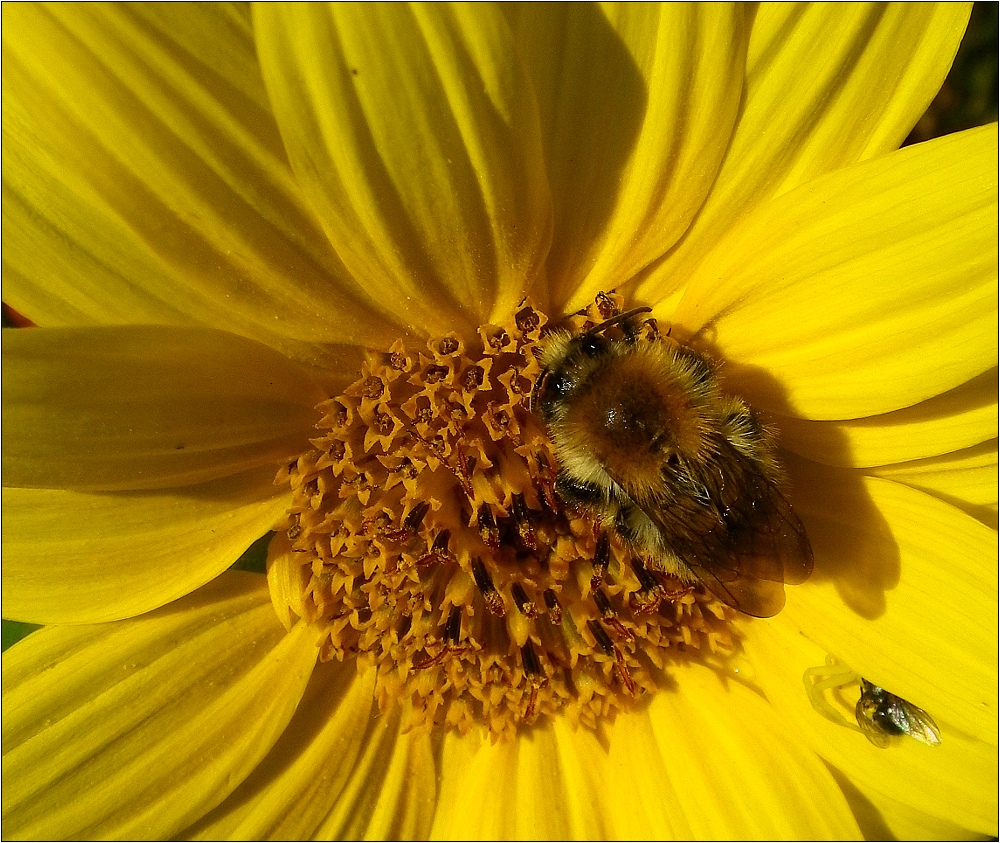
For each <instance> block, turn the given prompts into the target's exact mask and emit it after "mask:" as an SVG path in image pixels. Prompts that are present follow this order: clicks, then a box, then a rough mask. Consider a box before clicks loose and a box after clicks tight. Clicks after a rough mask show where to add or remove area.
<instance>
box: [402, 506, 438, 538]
mask: <svg viewBox="0 0 1000 843" xmlns="http://www.w3.org/2000/svg"><path fill="white" fill-rule="evenodd" d="M430 508H431V505H430V503H429V502H428V501H421V502H420V503H418V504H417V505H416V506H415V507H413V509H411V510H410V511H409V512H408V513H407V515H406V518H404V519H403V529H404V530H408V531H409V532H411V533H415V532H416V531H417V530H418V529H419V527H420V525H421V523H423V520H424V516H425V515H427V510H429V509H430Z"/></svg>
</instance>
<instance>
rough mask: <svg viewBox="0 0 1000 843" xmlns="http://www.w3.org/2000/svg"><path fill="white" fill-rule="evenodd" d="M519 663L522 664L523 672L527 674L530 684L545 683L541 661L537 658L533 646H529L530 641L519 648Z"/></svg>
mask: <svg viewBox="0 0 1000 843" xmlns="http://www.w3.org/2000/svg"><path fill="white" fill-rule="evenodd" d="M521 664H522V665H523V666H524V672H525V673H526V674H527V676H528V681H529V682H531V684H532V685H536V686H538V685H543V684H544V683H545V674H544V673H543V672H542V663H541V662H540V661H539V660H538V654H537V653H536V652H535V648H534V647H532V646H531V642H530V641H528V642H527V643H526V644H525V645H524V646H523V647H522V648H521Z"/></svg>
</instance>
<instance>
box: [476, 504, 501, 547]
mask: <svg viewBox="0 0 1000 843" xmlns="http://www.w3.org/2000/svg"><path fill="white" fill-rule="evenodd" d="M476 521H477V523H478V525H479V535H480V536H482V537H483V541H484V542H486V545H487V547H489V548H491V549H492V550H496V549H498V548H499V547H500V528H499V527H497V522H496V518H494V517H493V510H492V509H491V508H490V505H489V504H486V503H484V504H483V505H482V506H480V507H479V514H478V516H477V519H476Z"/></svg>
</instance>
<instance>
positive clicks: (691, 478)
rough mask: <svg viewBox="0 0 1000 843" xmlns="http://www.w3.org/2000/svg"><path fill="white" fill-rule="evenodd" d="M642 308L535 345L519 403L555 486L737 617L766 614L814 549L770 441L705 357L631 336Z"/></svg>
mask: <svg viewBox="0 0 1000 843" xmlns="http://www.w3.org/2000/svg"><path fill="white" fill-rule="evenodd" d="M648 310H649V308H638V309H636V310H631V311H628V312H626V313H619V314H617V315H614V316H612V317H611V318H609V319H607V320H605V321H604V322H602V323H600V324H597V325H595V326H594V327H592V328H590V329H589V330H587V331H585V332H582V333H578V334H573V333H571V332H568V331H555V332H553V333H551V334H549V335H548V337H546V338H545V340H544V341H543V350H542V353H541V356H540V359H539V363H540V365H541V373H540V374H539V376H538V378H537V379H536V381H535V383H534V386H533V388H532V393H531V401H530V406H531V408H532V409H533V411H534V412H536V413H537V415H538V416H539V417H540V418H541V420H542V421H543V422H544V424H545V425H546V427H547V429H548V433H549V438H550V439H551V442H552V445H553V449H554V451H555V455H556V457H557V459H558V462H559V468H558V474H557V477H556V482H555V486H556V492H557V493H558V494H559V495H560V497H561V498H562V499H563V500H564V501H566V502H567V503H569V504H571V505H577V506H580V507H582V508H584V509H586V510H588V511H589V512H590V513H591V514H592V515H593V516H594V518H595V520H596V521H597V522H598V523H599V524H600V525H602V527H603V528H604V529H606V530H613V531H615V532H616V533H617V534H618V535H619V536H620V537H621V539H622V540H623V542H624V543H625V544H626V546H628V547H629V548H630V550H631V552H632V553H633V554H635V555H637V556H638V557H640V558H641V559H642V560H643V561H644V563H645V564H646V565H648V566H650V567H653V568H655V569H659V570H661V571H664V572H666V573H669V574H671V575H673V576H675V577H677V578H679V579H680V580H682V581H683V582H686V583H694V582H695V581H700V582H702V583H703V584H704V585H705V586H706V587H707V588H708V589H709V590H710V591H711V592H712V593H713V594H714V595H715V596H716V597H718V598H719V599H720V600H722V601H723V602H725V603H726V604H728V605H729V606H732V607H733V608H735V609H737V610H739V611H741V612H744V613H746V614H748V615H753V616H756V617H770V616H772V615H775V614H777V613H778V612H779V611H780V610H781V608H782V606H784V602H785V593H784V583H791V584H797V583H801V582H803V581H804V580H805V579H806V578H807V577H808V576H809V575H810V574H811V573H812V567H813V554H812V548H811V546H810V544H809V540H808V538H807V537H806V533H805V530H804V528H803V526H802V523H801V522H800V521H799V519H798V517H797V516H796V515H795V513H794V512H793V511H792V508H791V506H790V505H789V504H788V501H787V500H786V499H785V497H784V495H783V494H782V492H781V489H780V482H781V473H780V468H779V466H778V463H777V460H776V458H775V443H774V437H773V435H772V433H771V432H770V431H769V430H768V429H767V428H766V427H765V426H764V425H762V424H761V423H760V421H759V420H758V419H757V418H756V416H754V414H753V413H752V412H751V411H750V408H749V407H748V406H747V405H746V403H745V402H744V401H742V400H741V399H739V398H737V397H735V396H731V395H726V394H725V393H724V392H723V390H722V388H721V386H720V384H719V380H718V377H717V375H716V370H715V367H714V366H713V365H712V363H711V362H709V360H708V359H707V358H705V357H704V356H702V355H700V354H698V353H697V352H695V351H694V350H692V349H690V348H687V347H685V346H683V345H681V344H679V343H678V342H676V341H675V340H673V339H671V338H670V337H664V336H660V335H659V334H658V333H656V332H655V331H652V332H647V334H648V333H652V335H651V336H640V335H639V331H638V330H637V329H636V326H635V324H634V322H633V318H634V317H635V316H636V315H637V314H639V313H644V312H647V311H648ZM616 326H617V327H618V328H619V330H618V331H617V332H616V334H620V336H616V337H612V336H609V334H608V331H609V329H611V328H612V327H616Z"/></svg>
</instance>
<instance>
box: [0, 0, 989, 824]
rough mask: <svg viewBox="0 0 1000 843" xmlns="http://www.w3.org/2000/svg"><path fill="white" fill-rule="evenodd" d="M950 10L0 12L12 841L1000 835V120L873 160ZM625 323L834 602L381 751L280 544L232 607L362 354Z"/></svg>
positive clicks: (370, 712) (894, 138)
mask: <svg viewBox="0 0 1000 843" xmlns="http://www.w3.org/2000/svg"><path fill="white" fill-rule="evenodd" d="M967 17H968V7H966V6H964V5H958V4H943V5H940V6H935V5H925V4H914V5H903V6H884V5H882V4H876V5H872V6H866V5H860V4H849V5H848V4H829V5H826V4H821V5H817V6H806V7H802V6H790V5H782V4H778V5H774V6H770V5H767V4H765V5H762V6H761V7H759V8H756V9H751V8H749V7H743V6H739V7H736V8H732V7H729V6H725V5H722V4H705V5H695V6H681V5H674V4H668V5H665V6H654V5H647V4H626V5H623V6H620V7H614V6H610V7H604V6H600V7H599V6H591V5H577V4H551V5H534V4H517V5H513V6H511V7H508V8H504V9H498V8H495V7H493V6H487V5H484V4H483V5H480V4H476V5H470V6H445V5H427V6H419V5H418V6H413V7H403V6H402V5H401V4H386V5H365V4H344V5H335V6H332V7H321V6H318V5H283V4H269V5H264V6H262V7H259V8H256V9H254V10H253V12H252V14H251V12H249V11H248V10H247V9H245V8H243V7H228V6H221V5H198V6H188V5H182V4H162V5H161V4H153V5H140V6H128V7H126V6H118V5H113V6H112V5H108V6H101V5H96V6H91V5H83V4H80V5H75V4H67V5H54V6H41V5H27V4H26V5H18V6H13V7H10V8H6V9H5V14H4V24H3V27H4V31H3V37H4V47H3V49H4V80H5V85H4V103H3V108H4V117H3V126H4V145H3V155H4V230H3V235H4V247H5V249H4V263H5V278H4V282H5V283H4V298H5V300H6V301H7V302H8V303H10V304H11V305H12V306H13V307H14V308H15V309H17V310H18V311H19V312H21V313H23V314H24V315H25V316H27V317H28V318H30V319H31V320H32V321H33V322H35V323H36V324H37V325H39V326H42V327H38V328H32V329H25V330H20V331H5V332H4V334H3V340H4V346H3V375H4V395H3V400H4V445H3V448H4V453H3V455H4V460H3V482H4V487H5V488H4V498H3V507H4V532H3V541H4V567H3V600H4V614H5V616H8V617H12V618H15V619H18V620H24V621H30V622H37V623H44V624H49V626H47V627H46V628H45V629H43V630H41V631H39V632H37V633H34V634H32V635H30V636H29V637H28V638H26V639H25V640H24V641H22V642H20V643H19V644H17V645H16V646H15V647H14V648H12V649H11V650H10V651H9V652H8V653H7V654H6V655H5V656H4V662H3V681H4V698H3V700H4V702H3V706H4V717H3V752H4V762H3V763H4V767H3V775H4V790H3V810H4V832H5V836H7V837H10V838H12V839H13V838H25V837H28V838H42V839H44V838H56V839H65V838H87V837H117V838H133V837H142V838H146V837H208V838H217V837H237V838H241V837H242V838H246V837H265V836H271V837H283V838H297V837H361V836H365V837H424V836H439V837H472V838H476V837H483V838H490V837H536V838H547V837H555V838H559V837H635V838H642V839H647V838H660V837H694V838H698V837H703V838H810V839H811V838H855V837H858V836H861V835H862V834H864V835H867V836H875V837H878V836H887V835H888V834H890V833H892V834H895V835H897V836H900V837H909V836H922V837H965V836H969V835H995V834H996V831H997V819H996V816H997V814H996V811H997V801H996V793H997V789H996V784H997V782H996V774H997V706H996V703H997V681H996V678H997V677H996V664H997V650H996V646H997V645H996V641H997V602H996V601H997V546H996V541H997V539H996V532H995V526H996V497H997V494H996V493H997V489H996V482H995V481H996V465H997V459H996V453H997V450H996V444H997V439H996V435H997V431H996V424H997V422H996V418H997V402H996V369H995V366H996V358H997V346H996V336H997V332H996V329H997V312H996V296H997V288H996V277H995V271H996V262H997V256H996V246H997V244H996V237H995V222H996V212H997V171H996V155H997V129H996V126H995V125H992V126H989V127H983V128H980V129H975V130H971V131H968V132H964V133H961V134H957V135H954V136H950V137H945V138H941V139H939V140H936V141H932V142H928V143H926V144H921V145H919V146H915V147H910V148H907V149H904V150H899V151H895V150H896V147H898V145H899V144H900V143H901V142H902V140H903V139H904V137H905V136H906V134H907V132H908V131H909V129H910V128H911V127H912V125H913V124H914V123H915V122H916V120H917V119H918V118H919V116H920V115H921V113H922V112H923V111H924V109H925V108H926V106H927V104H928V103H929V101H930V99H931V98H932V96H933V94H934V92H935V91H936V90H937V87H938V86H939V85H940V83H941V81H942V79H943V78H944V75H945V73H946V72H947V69H948V67H949V65H950V62H951V59H952V57H953V56H954V52H955V50H956V48H957V44H958V41H959V39H960V37H961V33H962V31H963V29H964V26H965V23H966V20H967ZM612 289H615V290H617V291H618V292H619V293H622V294H623V295H625V296H626V297H627V299H628V300H629V302H635V303H641V304H649V305H650V306H652V307H653V309H654V314H655V315H656V316H657V318H658V319H660V321H661V323H666V322H669V323H671V324H672V325H673V326H674V330H675V332H676V334H677V336H679V337H680V338H682V339H687V340H690V341H691V342H692V343H693V344H696V345H698V346H699V347H700V348H702V349H703V350H706V351H709V352H711V353H712V354H713V355H714V356H716V357H717V358H718V359H720V360H722V361H725V362H724V368H723V372H724V375H725V379H726V383H727V385H728V386H729V388H731V389H733V390H735V391H737V392H739V393H740V394H741V395H742V396H744V397H745V398H746V399H747V400H748V401H749V402H750V403H751V404H752V406H753V407H754V408H755V409H756V410H758V411H759V412H760V413H761V414H762V415H763V416H764V417H765V418H766V419H767V420H768V421H769V422H772V423H773V424H774V426H775V427H776V428H777V429H778V430H779V431H780V435H781V444H782V448H783V458H784V463H785V467H786V469H787V471H788V474H789V477H790V488H791V489H792V499H793V503H794V506H795V510H796V512H797V513H798V514H799V515H800V517H801V518H802V520H803V522H804V524H805V527H806V529H807V532H808V535H809V538H810V540H811V542H812V545H813V549H814V552H815V557H816V565H815V572H814V574H813V577H812V578H811V579H810V580H809V581H808V582H807V583H805V584H804V585H802V586H798V587H789V588H787V589H786V592H787V604H786V607H785V609H784V611H783V612H782V613H781V614H780V615H778V616H777V617H776V618H773V619H770V620H767V621H751V620H749V619H741V620H737V621H734V622H733V629H734V632H735V637H736V638H737V639H739V640H740V641H741V642H742V655H741V656H740V658H739V660H738V661H735V662H730V663H729V669H728V671H724V670H721V669H718V668H717V667H716V668H713V667H710V666H707V665H706V663H705V662H704V661H697V660H694V659H691V660H689V661H683V660H681V659H677V660H675V661H672V662H671V663H670V664H669V666H668V667H667V668H666V669H665V671H664V673H663V675H662V676H661V677H660V680H659V682H658V683H657V684H658V685H659V688H658V690H657V691H656V692H655V693H651V694H647V695H645V696H644V697H643V698H642V699H641V700H639V701H637V702H636V703H635V704H634V705H633V706H631V707H630V708H628V707H627V708H626V709H625V710H623V711H619V712H618V713H617V714H616V715H613V716H612V715H610V714H609V716H607V717H605V718H603V719H600V720H599V721H598V722H597V723H596V724H595V725H596V728H589V727H587V726H586V725H573V724H572V723H571V722H570V718H568V717H565V716H561V715H559V714H558V713H557V714H555V715H554V716H544V717H539V718H538V719H537V721H536V722H534V724H533V725H527V724H526V725H524V726H522V727H521V728H520V729H518V731H517V733H516V736H515V737H514V738H513V739H500V740H496V741H494V740H491V738H490V735H489V734H488V732H487V731H486V730H485V728H478V727H477V728H473V729H470V730H469V731H467V732H466V733H464V734H463V733H462V732H461V731H460V730H458V729H448V728H445V727H444V726H441V725H439V726H438V727H436V728H434V729H431V730H428V729H425V728H410V729H407V728H406V725H407V723H408V721H407V720H406V716H407V713H406V712H405V710H404V709H403V708H402V707H392V706H390V707H388V708H387V709H386V710H385V711H384V712H382V713H379V712H378V708H377V706H375V703H374V700H375V696H376V693H377V687H378V686H377V683H376V678H375V676H374V671H372V670H367V671H362V672H359V671H357V670H356V669H355V664H354V661H353V659H352V658H351V657H350V656H349V657H348V658H347V659H346V660H345V661H344V662H338V661H337V660H332V661H325V662H324V661H320V660H319V659H318V656H319V652H320V647H319V646H318V645H317V629H316V628H315V627H314V626H311V625H309V624H307V623H305V622H301V621H300V622H298V623H295V618H294V617H293V612H292V610H294V609H295V607H296V606H298V607H299V608H302V605H301V603H296V600H297V599H301V594H288V593H286V592H285V591H283V589H284V588H286V586H287V582H284V581H282V580H281V578H280V577H278V576H275V574H274V572H275V571H279V572H280V571H282V570H283V569H282V565H284V564H285V563H284V562H282V559H283V558H284V556H287V554H285V555H284V556H283V554H282V553H281V552H280V550H281V549H280V548H279V547H278V540H277V538H276V539H275V540H274V541H273V542H272V545H273V546H272V552H271V572H272V576H271V591H269V589H268V584H267V582H266V581H265V578H264V577H262V576H260V575H255V574H249V573H241V572H233V571H226V569H227V568H228V567H229V566H230V565H231V564H232V562H233V561H234V560H235V559H236V558H237V557H238V556H239V555H240V554H241V553H242V552H243V551H244V550H245V549H246V548H247V547H248V546H249V545H250V544H251V543H253V542H254V541H255V540H257V539H259V538H260V537H261V536H263V535H265V534H267V533H268V531H269V530H270V529H271V528H272V527H274V525H276V524H278V523H279V522H281V521H282V519H283V518H285V515H286V512H287V511H288V510H289V507H290V506H292V503H293V493H292V491H291V490H290V489H289V487H288V486H275V485H273V482H272V481H273V478H274V474H275V471H276V467H277V465H278V464H279V463H281V462H284V461H287V459H288V458H289V456H292V455H297V454H307V453H308V452H309V450H310V447H311V446H310V444H309V440H310V438H311V437H315V435H316V431H315V425H316V424H317V423H318V421H319V416H318V413H317V411H316V409H315V408H316V406H317V405H318V404H319V403H320V402H321V401H323V400H324V399H326V398H327V397H328V396H335V395H337V394H339V393H342V392H343V391H344V390H345V389H346V388H347V386H348V384H350V383H351V382H353V381H355V380H356V379H357V378H358V376H359V372H361V370H362V362H363V359H364V358H363V353H362V348H363V347H370V348H376V349H383V350H385V349H388V348H389V347H390V346H391V345H392V343H393V341H394V340H395V339H396V338H398V337H403V338H405V339H406V341H407V343H408V344H412V347H417V345H420V344H422V343H424V342H425V341H426V339H427V338H428V337H438V336H444V335H447V334H449V333H450V334H453V335H454V336H455V337H457V338H458V339H459V340H461V341H464V342H469V343H471V342H472V341H473V340H474V339H475V338H476V336H477V328H478V327H479V326H481V325H488V324H493V325H499V324H505V323H508V322H510V320H512V319H514V314H515V311H516V310H517V309H518V307H519V305H520V302H521V301H522V299H523V297H524V296H525V295H530V296H531V298H532V300H533V301H534V302H535V304H536V305H537V306H538V307H539V308H540V309H541V310H542V311H544V312H545V313H547V314H549V316H550V318H551V319H552V320H556V319H558V318H559V317H560V316H561V315H564V314H568V313H571V312H572V311H575V310H576V309H578V308H580V307H583V306H586V305H588V304H589V303H591V302H593V300H594V297H595V295H596V294H597V293H598V292H600V291H605V290H612ZM407 347H410V345H408V346H407ZM300 463H301V460H300ZM299 500H300V502H301V499H299ZM281 535H284V534H278V536H279V537H280V536H281ZM272 600H273V602H272ZM480 605H482V604H480ZM275 610H277V612H278V614H279V615H281V616H282V617H283V619H285V620H286V621H288V624H289V626H290V627H291V628H290V630H288V631H286V628H285V626H283V625H282V624H281V623H279V621H278V620H277V618H276V612H275ZM304 612H305V609H303V613H304ZM828 656H834V657H836V658H837V659H839V660H841V661H842V662H843V664H845V665H849V669H850V670H851V671H852V672H853V673H852V674H851V675H854V674H857V675H860V676H864V677H865V678H866V679H869V680H871V681H872V682H875V683H877V684H878V685H880V686H882V687H884V688H886V689H888V690H890V691H891V692H892V693H894V694H898V695H899V696H901V697H903V698H905V699H906V700H908V701H910V702H911V703H913V704H915V705H918V706H920V707H921V708H923V709H925V710H926V711H927V712H929V713H930V714H931V715H932V716H933V717H934V719H935V720H936V722H937V723H938V725H939V726H940V729H941V735H942V742H941V745H940V746H938V747H927V746H924V745H921V744H919V743H917V742H916V741H910V740H904V741H902V742H900V743H899V744H898V745H894V746H892V747H890V748H889V749H885V750H883V749H878V748H876V747H875V746H873V745H871V744H869V743H868V742H867V741H865V740H864V738H863V737H862V736H861V735H860V734H859V732H858V731H857V730H856V729H852V728H851V727H850V717H851V716H852V707H853V700H850V699H839V700H838V698H837V693H836V691H835V689H834V690H833V691H830V692H827V694H826V699H827V702H828V703H829V705H831V706H833V707H834V709H833V711H834V713H835V714H836V706H837V705H841V711H842V713H846V716H845V717H844V719H843V722H842V723H839V724H838V723H837V722H833V721H832V720H831V719H829V718H824V717H823V716H821V713H820V712H819V711H818V710H817V707H815V706H814V705H813V701H811V699H810V695H809V694H807V690H806V687H804V684H803V676H804V675H805V676H806V682H807V683H808V682H809V681H810V680H809V677H810V676H821V675H822V673H823V671H824V670H829V672H830V673H833V672H835V670H836V666H832V665H831V666H829V667H828V668H827V667H824V665H826V663H827V658H828ZM624 670H627V668H623V671H624ZM809 671H812V672H811V673H810V672H809ZM421 675H423V676H428V677H433V676H438V675H440V674H437V673H430V672H427V673H424V674H421ZM609 675H614V672H613V671H612V672H611V674H609ZM379 681H380V682H382V683H383V685H382V686H381V687H384V681H385V677H384V676H380V678H379ZM414 681H416V680H414ZM428 681H431V680H428ZM850 687H853V689H854V693H855V699H856V693H857V685H856V684H853V685H852V686H850ZM432 690H433V689H432ZM813 696H814V697H815V696H818V692H817V694H814V695H813ZM840 696H841V697H843V696H844V695H843V694H841V695H840ZM828 713H829V712H828ZM835 719H836V718H834V720H835Z"/></svg>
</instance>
